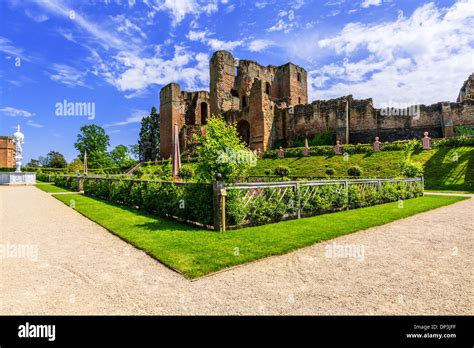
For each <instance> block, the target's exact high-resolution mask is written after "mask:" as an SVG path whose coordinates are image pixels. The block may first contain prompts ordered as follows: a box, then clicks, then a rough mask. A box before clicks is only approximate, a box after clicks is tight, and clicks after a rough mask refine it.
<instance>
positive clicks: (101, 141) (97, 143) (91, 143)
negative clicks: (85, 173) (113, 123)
mask: <svg viewBox="0 0 474 348" xmlns="http://www.w3.org/2000/svg"><path fill="white" fill-rule="evenodd" d="M109 145H110V138H109V136H108V135H107V133H105V130H104V129H103V128H102V127H100V126H98V125H95V124H91V125H86V126H82V127H81V133H79V134H78V135H77V141H76V143H75V144H74V147H75V148H76V150H77V151H79V159H80V160H81V161H84V151H87V163H88V166H89V167H90V168H100V167H107V166H110V165H111V164H112V161H111V160H110V158H109V156H108V154H107V147H108V146H109Z"/></svg>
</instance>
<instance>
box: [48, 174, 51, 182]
mask: <svg viewBox="0 0 474 348" xmlns="http://www.w3.org/2000/svg"><path fill="white" fill-rule="evenodd" d="M48 182H51V174H48Z"/></svg>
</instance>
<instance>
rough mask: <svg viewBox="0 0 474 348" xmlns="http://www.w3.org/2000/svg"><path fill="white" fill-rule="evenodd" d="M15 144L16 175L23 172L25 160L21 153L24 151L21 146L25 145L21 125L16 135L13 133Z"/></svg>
mask: <svg viewBox="0 0 474 348" xmlns="http://www.w3.org/2000/svg"><path fill="white" fill-rule="evenodd" d="M13 143H14V144H15V163H16V170H15V172H16V173H20V172H21V160H22V159H23V156H22V155H21V153H22V152H23V149H22V148H21V145H22V144H24V143H25V136H24V135H23V133H22V132H20V125H18V129H17V131H16V132H15V133H13Z"/></svg>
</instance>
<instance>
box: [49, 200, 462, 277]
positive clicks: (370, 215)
mask: <svg viewBox="0 0 474 348" xmlns="http://www.w3.org/2000/svg"><path fill="white" fill-rule="evenodd" d="M55 197H56V198H57V199H59V200H60V201H62V202H64V203H65V204H67V205H69V201H70V200H71V199H74V200H75V209H76V210H77V211H78V212H80V213H81V214H83V215H85V216H86V217H88V218H89V219H91V220H93V221H95V222H97V223H98V224H100V225H102V226H103V227H105V228H106V229H108V230H109V231H111V232H112V233H114V234H116V235H118V236H119V237H121V238H123V239H124V240H126V241H128V242H129V243H131V244H132V245H134V246H136V247H137V248H139V249H142V250H144V251H146V252H147V253H148V254H150V255H151V256H152V257H154V258H156V259H157V260H159V261H161V262H162V263H164V264H166V265H167V266H169V267H171V268H173V269H175V270H177V271H179V272H181V273H183V274H184V275H185V276H187V277H189V278H196V277H200V276H204V275H206V274H209V273H212V272H216V271H219V270H221V269H224V268H227V267H230V266H234V265H238V264H242V263H246V262H250V261H253V260H257V259H261V258H264V257H267V256H270V255H280V254H285V253H287V252H289V251H291V250H295V249H298V248H301V247H304V246H307V245H311V244H314V243H317V242H320V241H323V240H328V239H331V238H335V237H338V236H341V235H345V234H348V233H352V232H356V231H359V230H364V229H367V228H369V227H373V226H378V225H383V224H386V223H388V222H391V221H394V220H397V219H401V218H404V217H407V216H411V215H414V214H417V213H420V212H423V211H427V210H430V209H434V208H438V207H441V206H444V205H448V204H452V203H455V202H459V201H461V200H463V199H465V198H464V197H453V196H426V197H419V198H415V199H411V200H407V201H405V202H404V204H403V207H402V208H400V207H399V204H398V202H395V203H388V204H383V205H378V206H372V207H367V208H361V209H355V210H348V211H343V212H338V213H333V214H326V215H320V216H315V217H311V218H305V219H300V220H292V221H285V222H280V223H276V224H270V225H264V226H258V227H251V228H245V229H241V230H235V231H227V232H225V233H216V232H211V231H206V230H200V229H197V228H195V227H191V226H188V225H184V224H181V223H178V222H176V221H172V220H167V219H163V218H158V217H156V216H154V215H150V214H146V213H142V212H138V211H136V210H133V209H129V208H124V207H120V206H117V205H114V204H111V203H108V202H105V201H102V200H99V199H94V198H90V197H87V196H83V195H77V194H75V195H68V194H64V195H57V196H55Z"/></svg>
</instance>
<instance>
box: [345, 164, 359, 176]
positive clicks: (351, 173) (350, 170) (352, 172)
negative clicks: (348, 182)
mask: <svg viewBox="0 0 474 348" xmlns="http://www.w3.org/2000/svg"><path fill="white" fill-rule="evenodd" d="M362 173H363V172H362V168H360V167H359V166H352V167H349V168H348V169H347V175H349V176H362Z"/></svg>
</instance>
